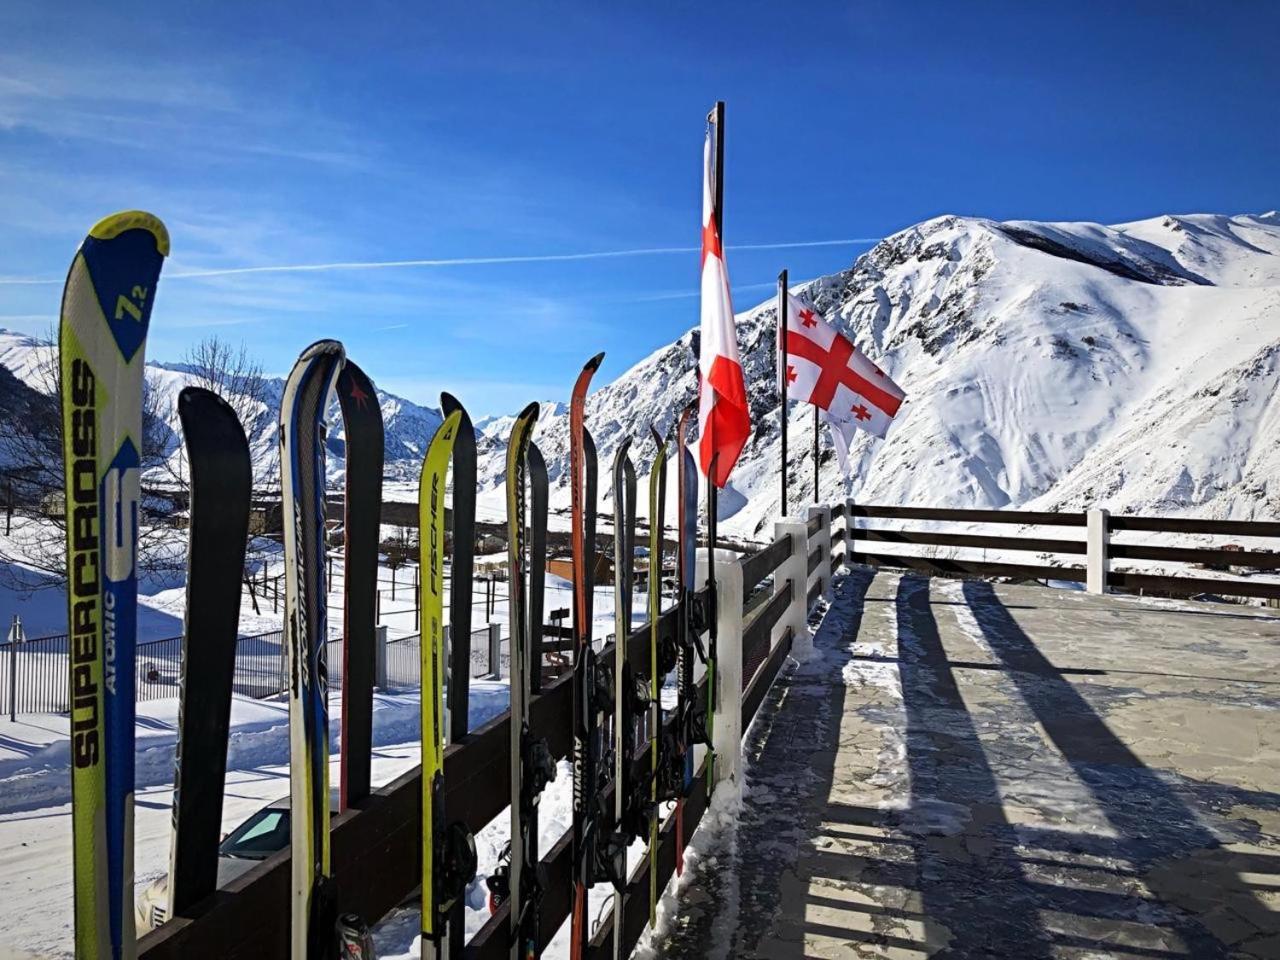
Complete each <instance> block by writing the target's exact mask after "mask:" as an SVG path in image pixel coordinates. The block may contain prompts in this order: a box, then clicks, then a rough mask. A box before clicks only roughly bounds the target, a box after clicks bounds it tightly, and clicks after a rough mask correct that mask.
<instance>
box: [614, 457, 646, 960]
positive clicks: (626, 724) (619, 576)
mask: <svg viewBox="0 0 1280 960" xmlns="http://www.w3.org/2000/svg"><path fill="white" fill-rule="evenodd" d="M630 449H631V438H630V437H624V438H623V440H622V442H621V443H620V444H618V449H617V451H616V452H615V454H614V458H613V511H614V512H613V517H614V528H613V576H614V580H613V601H614V648H613V693H614V701H613V819H614V832H613V835H612V836H611V837H610V840H609V851H608V855H609V866H610V872H611V877H610V879H611V880H612V881H613V955H614V957H615V960H622V957H623V955H624V949H623V936H624V929H623V928H624V926H625V923H624V922H623V917H625V916H626V891H627V880H628V879H629V876H630V874H629V872H628V869H627V848H628V847H630V846H631V844H632V843H633V842H634V841H635V840H636V838H637V837H638V836H639V835H640V833H641V831H642V829H643V826H644V823H643V817H644V812H643V809H641V808H638V807H637V804H636V801H637V799H639V792H638V790H637V788H636V786H635V782H636V771H635V762H636V761H635V747H636V718H637V717H638V716H642V715H643V713H644V711H645V710H647V709H648V698H647V696H646V694H645V691H644V687H643V684H641V685H639V688H637V683H636V677H635V675H634V672H633V671H632V669H631V664H630V663H629V662H628V660H627V639H628V638H629V637H630V636H631V612H632V605H633V595H632V587H633V581H634V571H635V553H636V471H635V467H634V466H633V465H632V463H631V457H630V456H629V451H630Z"/></svg>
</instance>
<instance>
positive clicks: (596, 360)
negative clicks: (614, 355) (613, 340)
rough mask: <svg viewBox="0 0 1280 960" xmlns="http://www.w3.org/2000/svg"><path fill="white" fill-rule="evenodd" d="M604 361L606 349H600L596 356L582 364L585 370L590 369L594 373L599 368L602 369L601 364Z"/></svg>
mask: <svg viewBox="0 0 1280 960" xmlns="http://www.w3.org/2000/svg"><path fill="white" fill-rule="evenodd" d="M602 363H604V351H603V350H601V351H600V352H599V353H597V354H596V355H595V356H594V357H592V358H591V359H590V360H588V361H587V362H586V363H584V364H583V365H582V369H583V370H590V371H591V372H592V373H595V372H596V371H597V370H599V369H600V364H602Z"/></svg>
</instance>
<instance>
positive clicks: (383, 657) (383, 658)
mask: <svg viewBox="0 0 1280 960" xmlns="http://www.w3.org/2000/svg"><path fill="white" fill-rule="evenodd" d="M375 630H376V633H375V639H374V641H373V685H374V686H375V687H379V688H381V689H383V690H385V689H386V688H387V628H386V627H385V626H380V627H376V628H375Z"/></svg>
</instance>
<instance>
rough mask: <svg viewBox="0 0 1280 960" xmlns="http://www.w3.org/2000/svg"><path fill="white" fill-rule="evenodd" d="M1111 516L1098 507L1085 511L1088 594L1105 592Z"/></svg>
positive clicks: (1109, 564) (1108, 570)
mask: <svg viewBox="0 0 1280 960" xmlns="http://www.w3.org/2000/svg"><path fill="white" fill-rule="evenodd" d="M1110 517H1111V514H1110V513H1108V512H1107V511H1106V510H1103V509H1101V508H1099V507H1091V508H1089V509H1088V510H1086V511H1085V525H1086V528H1087V535H1086V541H1085V549H1086V551H1087V552H1086V554H1085V589H1086V590H1088V591H1089V593H1106V592H1107V574H1108V573H1109V572H1110V571H1111V558H1110V556H1109V554H1110V550H1109V549H1108V547H1109V546H1110V545H1111V524H1110V523H1109V522H1108V521H1109V519H1110Z"/></svg>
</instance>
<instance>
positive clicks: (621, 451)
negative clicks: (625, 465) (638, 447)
mask: <svg viewBox="0 0 1280 960" xmlns="http://www.w3.org/2000/svg"><path fill="white" fill-rule="evenodd" d="M630 451H631V435H630V434H626V435H624V436H623V438H622V439H621V440H619V441H618V449H617V450H615V451H614V452H613V459H614V460H616V461H621V460H622V458H623V457H625V456H626V455H627V454H628V453H629V452H630Z"/></svg>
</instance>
